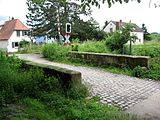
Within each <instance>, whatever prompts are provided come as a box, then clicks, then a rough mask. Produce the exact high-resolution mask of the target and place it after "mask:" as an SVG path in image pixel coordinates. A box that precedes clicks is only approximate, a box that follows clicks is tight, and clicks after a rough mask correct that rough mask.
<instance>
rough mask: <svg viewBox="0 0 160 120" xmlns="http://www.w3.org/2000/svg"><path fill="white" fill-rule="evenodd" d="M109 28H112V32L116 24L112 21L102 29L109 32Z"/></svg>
mask: <svg viewBox="0 0 160 120" xmlns="http://www.w3.org/2000/svg"><path fill="white" fill-rule="evenodd" d="M110 28H113V32H114V31H116V25H115V24H114V23H112V22H110V23H109V24H108V25H107V26H106V27H105V29H104V31H105V32H107V33H110Z"/></svg>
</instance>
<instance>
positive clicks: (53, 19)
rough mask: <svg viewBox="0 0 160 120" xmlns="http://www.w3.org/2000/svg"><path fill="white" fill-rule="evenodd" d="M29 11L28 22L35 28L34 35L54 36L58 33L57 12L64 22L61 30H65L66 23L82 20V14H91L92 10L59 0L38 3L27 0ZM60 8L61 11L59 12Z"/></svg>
mask: <svg viewBox="0 0 160 120" xmlns="http://www.w3.org/2000/svg"><path fill="white" fill-rule="evenodd" d="M27 5H28V10H29V13H28V14H27V16H26V17H27V24H28V25H29V26H31V27H32V28H33V35H34V36H43V35H47V36H49V37H54V36H55V35H56V34H57V29H58V28H57V22H58V21H57V14H59V16H60V22H61V23H62V26H61V32H62V33H64V32H65V23H67V22H70V23H72V24H74V21H78V20H80V15H81V14H84V15H89V14H90V13H91V11H83V10H82V9H80V6H79V5H77V4H75V3H66V2H65V3H63V2H59V0H54V1H53V0H46V1H45V2H44V3H43V4H36V3H34V2H33V1H32V0H27ZM57 10H59V13H58V12H57Z"/></svg>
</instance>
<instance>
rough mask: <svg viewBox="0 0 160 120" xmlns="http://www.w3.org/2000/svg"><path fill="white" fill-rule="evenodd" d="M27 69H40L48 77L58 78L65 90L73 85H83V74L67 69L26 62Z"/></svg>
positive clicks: (24, 65)
mask: <svg viewBox="0 0 160 120" xmlns="http://www.w3.org/2000/svg"><path fill="white" fill-rule="evenodd" d="M23 67H24V68H25V69H27V68H30V67H36V68H37V67H38V68H40V69H42V70H43V71H44V74H45V75H46V76H48V77H56V78H58V79H59V80H61V81H60V82H61V84H62V86H63V87H65V88H64V89H68V88H69V87H71V86H72V85H74V86H76V85H78V86H79V85H80V84H82V83H81V79H82V78H81V73H80V72H77V71H73V70H68V69H66V68H61V67H57V66H51V65H44V64H38V63H33V62H25V63H24V64H23Z"/></svg>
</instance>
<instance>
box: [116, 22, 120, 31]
mask: <svg viewBox="0 0 160 120" xmlns="http://www.w3.org/2000/svg"><path fill="white" fill-rule="evenodd" d="M116 30H119V22H116Z"/></svg>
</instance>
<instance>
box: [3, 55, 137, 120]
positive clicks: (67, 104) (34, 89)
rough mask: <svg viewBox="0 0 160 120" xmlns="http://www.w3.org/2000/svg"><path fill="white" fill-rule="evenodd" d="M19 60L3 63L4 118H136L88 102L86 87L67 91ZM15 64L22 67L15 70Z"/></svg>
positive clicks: (113, 108) (24, 119)
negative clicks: (23, 65) (24, 65)
mask: <svg viewBox="0 0 160 120" xmlns="http://www.w3.org/2000/svg"><path fill="white" fill-rule="evenodd" d="M10 59H11V60H10ZM13 59H14V62H13ZM16 61H19V59H17V58H15V57H13V58H12V57H9V58H7V59H5V60H4V59H3V60H2V59H1V62H0V82H1V84H0V108H1V109H0V119H11V120H20V119H21V120H29V119H38V120H44V119H45V120H55V119H59V120H75V119H81V120H88V119H95V120H98V119H101V120H110V119H113V120H114V119H115V120H124V119H125V120H134V119H136V118H134V117H132V116H128V115H125V114H123V113H121V112H120V111H119V110H118V109H117V108H115V107H112V106H107V105H102V104H100V103H98V102H97V101H94V100H92V99H91V100H88V99H85V98H86V95H87V89H86V87H85V86H83V85H82V86H80V87H79V86H76V87H75V88H74V87H73V88H71V89H70V90H68V91H63V89H62V86H61V84H60V82H59V80H58V79H55V78H48V77H46V76H45V75H44V74H43V71H42V70H40V69H22V68H21V65H20V63H19V62H16ZM13 63H14V64H19V65H20V66H19V68H16V69H12V68H13V67H11V66H13Z"/></svg>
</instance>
